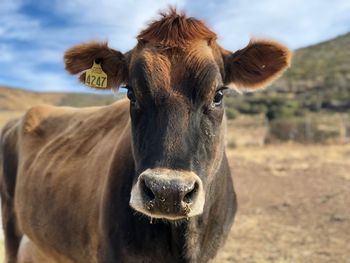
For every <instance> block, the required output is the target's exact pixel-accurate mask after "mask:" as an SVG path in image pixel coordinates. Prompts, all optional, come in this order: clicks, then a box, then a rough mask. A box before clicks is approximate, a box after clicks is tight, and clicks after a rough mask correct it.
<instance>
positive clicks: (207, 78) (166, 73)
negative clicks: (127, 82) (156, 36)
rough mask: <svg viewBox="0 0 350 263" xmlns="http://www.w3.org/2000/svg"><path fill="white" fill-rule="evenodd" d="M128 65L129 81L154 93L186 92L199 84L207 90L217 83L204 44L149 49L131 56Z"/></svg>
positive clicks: (216, 72) (213, 62) (211, 55)
mask: <svg viewBox="0 0 350 263" xmlns="http://www.w3.org/2000/svg"><path fill="white" fill-rule="evenodd" d="M131 64H132V65H131V69H132V71H131V72H132V73H131V78H132V79H134V81H136V82H139V83H140V82H141V83H146V84H147V85H146V86H148V87H151V88H152V91H153V92H156V91H162V90H169V91H170V90H181V88H184V86H186V88H187V89H188V88H189V87H190V88H191V85H192V86H196V87H198V86H202V84H203V85H204V88H206V89H207V88H210V87H211V86H213V85H214V86H215V85H216V84H217V83H218V82H220V80H219V79H218V77H219V76H220V75H219V73H220V70H219V66H218V65H217V63H216V59H215V57H214V53H213V50H212V48H211V47H210V46H209V45H208V42H207V41H203V40H201V41H195V42H192V43H188V44H187V45H186V46H185V47H181V48H164V47H158V46H154V45H148V46H145V47H143V48H142V49H139V50H138V51H137V52H136V54H134V59H133V60H132V62H131ZM218 75H219V76H218ZM137 86H140V85H137Z"/></svg>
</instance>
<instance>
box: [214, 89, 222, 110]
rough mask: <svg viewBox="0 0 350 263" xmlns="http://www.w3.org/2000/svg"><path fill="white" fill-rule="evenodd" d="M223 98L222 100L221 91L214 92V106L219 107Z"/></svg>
mask: <svg viewBox="0 0 350 263" xmlns="http://www.w3.org/2000/svg"><path fill="white" fill-rule="evenodd" d="M223 98H224V92H223V89H219V90H218V91H216V93H215V96H214V99H213V104H214V106H220V105H221V103H222V99H223Z"/></svg>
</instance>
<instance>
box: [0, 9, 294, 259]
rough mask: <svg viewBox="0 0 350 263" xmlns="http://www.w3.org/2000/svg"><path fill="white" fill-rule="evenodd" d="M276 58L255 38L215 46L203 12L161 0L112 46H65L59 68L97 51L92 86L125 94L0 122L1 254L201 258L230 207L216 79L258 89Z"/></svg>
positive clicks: (84, 61) (272, 72) (220, 86)
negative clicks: (139, 27) (127, 40)
mask: <svg viewBox="0 0 350 263" xmlns="http://www.w3.org/2000/svg"><path fill="white" fill-rule="evenodd" d="M290 58H291V52H290V51H289V50H288V49H287V48H286V47H285V46H283V45H281V44H279V43H277V42H274V41H267V40H254V41H251V42H250V43H249V44H248V45H247V46H246V47H245V48H243V49H241V50H238V51H236V52H231V51H228V50H226V49H224V48H222V47H221V46H220V45H219V44H218V42H217V36H216V34H215V33H214V32H213V31H211V30H210V29H209V28H208V26H207V25H206V24H205V23H204V22H203V21H201V20H198V19H195V18H193V17H187V16H186V14H184V13H179V12H177V11H176V10H175V9H174V8H172V9H170V10H167V11H165V12H163V13H161V14H160V18H159V19H158V20H155V21H153V22H151V23H150V24H149V25H148V27H147V28H146V29H144V30H143V31H141V33H140V34H139V35H138V36H137V44H136V46H135V47H134V48H133V49H131V50H130V51H128V52H126V53H121V52H119V51H116V50H113V49H111V48H110V47H109V46H108V44H107V43H100V42H88V43H84V44H79V45H77V46H74V47H72V48H70V49H68V50H67V51H66V53H65V55H64V63H65V68H66V70H67V71H68V72H69V73H71V74H73V75H78V77H79V79H80V80H81V81H82V82H85V80H86V79H85V77H86V71H87V70H88V69H90V68H91V67H92V65H93V63H98V64H99V65H100V66H101V68H102V70H103V72H105V74H106V75H107V80H106V81H107V82H106V87H105V88H104V89H115V88H117V87H121V86H125V87H126V89H127V94H126V95H127V98H126V99H122V100H120V101H117V102H115V103H113V104H111V105H108V106H102V107H87V108H81V109H77V108H71V107H55V106H49V105H40V106H35V107H33V108H31V109H29V110H28V111H27V112H26V113H25V114H24V116H23V117H21V118H19V119H16V120H12V121H10V122H9V123H8V124H6V125H5V126H4V127H3V129H2V133H1V142H0V144H1V151H0V152H1V153H0V156H1V157H0V166H1V188H0V191H1V202H2V219H3V229H4V236H5V250H6V259H5V261H6V263H15V262H19V261H26V262H65V263H72V262H74V263H87V262H89V263H90V262H92V263H93V262H99V263H112V262H122V263H124V262H125V263H129V262H145V263H147V262H152V263H155V262H167V263H172V262H192V263H195V262H197V263H204V262H211V261H213V260H215V258H216V257H217V254H218V251H219V249H220V248H221V247H222V245H223V243H224V241H225V239H226V237H227V236H228V233H229V231H230V228H231V225H232V223H233V220H234V216H235V213H236V208H237V201H236V195H235V191H234V185H233V179H232V176H231V172H230V168H229V165H228V160H227V156H226V153H225V127H226V119H225V114H224V112H225V110H224V105H223V97H224V93H225V90H227V89H235V90H238V91H242V90H251V91H254V90H258V89H261V88H263V87H265V86H266V85H268V84H269V83H271V82H272V81H273V80H274V79H276V78H277V77H278V76H279V75H280V74H281V73H282V72H283V71H284V70H285V69H286V68H287V67H288V66H289V64H290ZM24 237H25V238H26V239H27V242H26V244H28V245H27V246H25V245H23V242H22V244H21V240H22V239H24ZM26 254H31V258H29V257H27V258H26V256H25V255H26ZM33 255H34V256H33ZM35 255H40V257H36V256H35ZM33 257H34V259H33ZM23 258H24V259H23ZM39 258H40V259H39ZM43 258H45V259H43Z"/></svg>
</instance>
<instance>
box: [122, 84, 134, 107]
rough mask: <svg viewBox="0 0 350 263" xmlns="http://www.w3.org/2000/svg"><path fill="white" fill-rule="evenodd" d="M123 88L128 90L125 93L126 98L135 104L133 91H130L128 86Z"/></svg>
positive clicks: (130, 88)
mask: <svg viewBox="0 0 350 263" xmlns="http://www.w3.org/2000/svg"><path fill="white" fill-rule="evenodd" d="M125 88H127V89H128V91H127V94H126V95H127V97H128V99H129V100H130V102H131V103H133V104H134V103H136V96H135V93H134V90H133V89H132V87H130V86H126V87H125Z"/></svg>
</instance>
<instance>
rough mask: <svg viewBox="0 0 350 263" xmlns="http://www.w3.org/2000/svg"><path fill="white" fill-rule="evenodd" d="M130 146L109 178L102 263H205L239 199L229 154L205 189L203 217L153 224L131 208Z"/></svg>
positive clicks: (222, 233) (132, 167)
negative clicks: (234, 190) (231, 171)
mask: <svg viewBox="0 0 350 263" xmlns="http://www.w3.org/2000/svg"><path fill="white" fill-rule="evenodd" d="M128 147H130V146H126V147H123V148H124V150H123V152H119V153H118V154H116V155H115V158H114V160H113V165H112V169H111V171H113V172H111V173H110V175H109V178H108V180H107V185H106V191H105V196H104V201H103V203H104V205H103V206H102V207H103V208H102V209H103V211H101V212H102V215H103V216H102V224H101V226H102V228H101V229H102V230H101V231H102V233H103V234H102V238H103V239H104V240H103V241H102V243H101V249H102V250H104V251H103V252H102V253H101V255H102V254H103V255H106V256H104V259H103V260H101V262H141V261H142V262H169V263H171V262H206V261H207V258H211V257H212V256H213V255H215V253H216V250H217V248H218V247H219V245H220V243H221V241H222V236H225V233H224V231H225V230H226V229H229V227H230V225H231V222H227V219H228V218H230V215H229V214H230V213H231V212H233V208H232V207H233V205H234V201H235V200H234V196H233V195H232V193H233V191H231V190H232V181H231V177H230V174H229V172H228V165H227V160H226V156H225V155H224V156H223V160H222V161H221V164H220V169H218V171H217V175H218V176H216V175H214V176H215V177H217V178H215V180H213V183H212V184H211V187H210V189H208V191H207V194H206V203H205V207H204V213H203V215H201V216H198V217H194V218H191V219H189V220H184V221H182V222H178V223H169V222H164V221H162V220H153V221H151V220H150V218H148V217H145V216H142V215H139V214H137V213H136V212H135V211H134V210H132V209H131V208H130V206H129V200H130V192H131V188H132V184H133V177H134V176H133V173H134V164H133V159H132V154H131V149H128ZM113 166H114V167H113ZM223 186H226V188H225V187H224V188H223ZM231 192H232V193H231ZM160 259H162V260H160ZM159 260H160V261H159Z"/></svg>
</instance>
